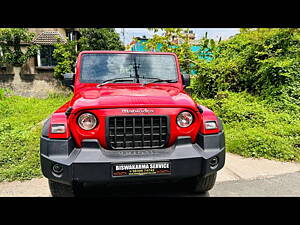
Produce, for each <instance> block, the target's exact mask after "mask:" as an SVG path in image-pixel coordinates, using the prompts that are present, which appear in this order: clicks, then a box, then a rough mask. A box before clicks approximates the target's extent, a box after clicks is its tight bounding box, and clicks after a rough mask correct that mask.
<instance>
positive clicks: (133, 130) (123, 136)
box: [107, 116, 169, 150]
mask: <svg viewBox="0 0 300 225" xmlns="http://www.w3.org/2000/svg"><path fill="white" fill-rule="evenodd" d="M168 132H169V128H168V117H167V116H115V117H108V127H107V144H108V147H109V148H110V149H117V150H121V149H147V148H163V147H165V146H166V144H167V139H168Z"/></svg>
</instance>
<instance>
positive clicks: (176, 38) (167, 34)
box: [145, 28, 215, 73]
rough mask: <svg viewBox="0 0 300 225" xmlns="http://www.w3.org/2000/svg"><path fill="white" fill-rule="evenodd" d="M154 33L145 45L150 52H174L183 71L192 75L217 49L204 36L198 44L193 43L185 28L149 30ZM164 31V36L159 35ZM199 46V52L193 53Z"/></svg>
mask: <svg viewBox="0 0 300 225" xmlns="http://www.w3.org/2000/svg"><path fill="white" fill-rule="evenodd" d="M149 30H152V31H154V33H155V34H154V35H153V37H152V38H150V39H148V41H147V42H146V43H145V48H146V49H147V50H148V51H153V50H158V51H161V52H173V53H175V54H176V55H177V57H178V60H179V63H180V66H181V69H182V70H183V71H184V72H186V73H191V71H192V70H194V69H195V66H196V65H198V64H199V61H201V59H203V58H205V57H207V56H211V54H212V52H213V51H214V48H215V42H214V40H212V39H208V38H207V34H206V36H204V37H203V38H201V39H200V40H198V41H197V42H194V43H191V40H190V38H189V35H187V34H188V33H189V29H188V28H187V29H184V28H149ZM159 31H163V34H162V35H158V34H157V33H158V32H159ZM193 46H198V47H199V51H193V50H192V47H193Z"/></svg>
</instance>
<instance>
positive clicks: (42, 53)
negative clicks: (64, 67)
mask: <svg viewBox="0 0 300 225" xmlns="http://www.w3.org/2000/svg"><path fill="white" fill-rule="evenodd" d="M53 51H54V46H53V45H42V47H41V48H40V50H39V52H38V57H37V61H38V66H45V67H52V66H56V61H55V59H54V58H53Z"/></svg>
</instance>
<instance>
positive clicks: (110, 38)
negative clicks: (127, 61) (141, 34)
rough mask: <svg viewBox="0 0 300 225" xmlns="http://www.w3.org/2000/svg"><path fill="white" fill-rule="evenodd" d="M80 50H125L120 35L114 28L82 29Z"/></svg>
mask: <svg viewBox="0 0 300 225" xmlns="http://www.w3.org/2000/svg"><path fill="white" fill-rule="evenodd" d="M80 33H81V38H80V39H79V42H78V44H79V49H80V51H83V50H125V47H124V45H123V44H122V42H121V40H120V35H119V34H118V33H117V32H116V31H115V29H113V28H81V29H80Z"/></svg>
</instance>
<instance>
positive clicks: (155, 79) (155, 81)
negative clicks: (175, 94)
mask: <svg viewBox="0 0 300 225" xmlns="http://www.w3.org/2000/svg"><path fill="white" fill-rule="evenodd" d="M144 79H154V81H150V82H148V83H145V84H144V85H147V84H152V83H160V82H167V83H176V82H177V81H176V80H164V79H160V78H152V77H147V78H144Z"/></svg>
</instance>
